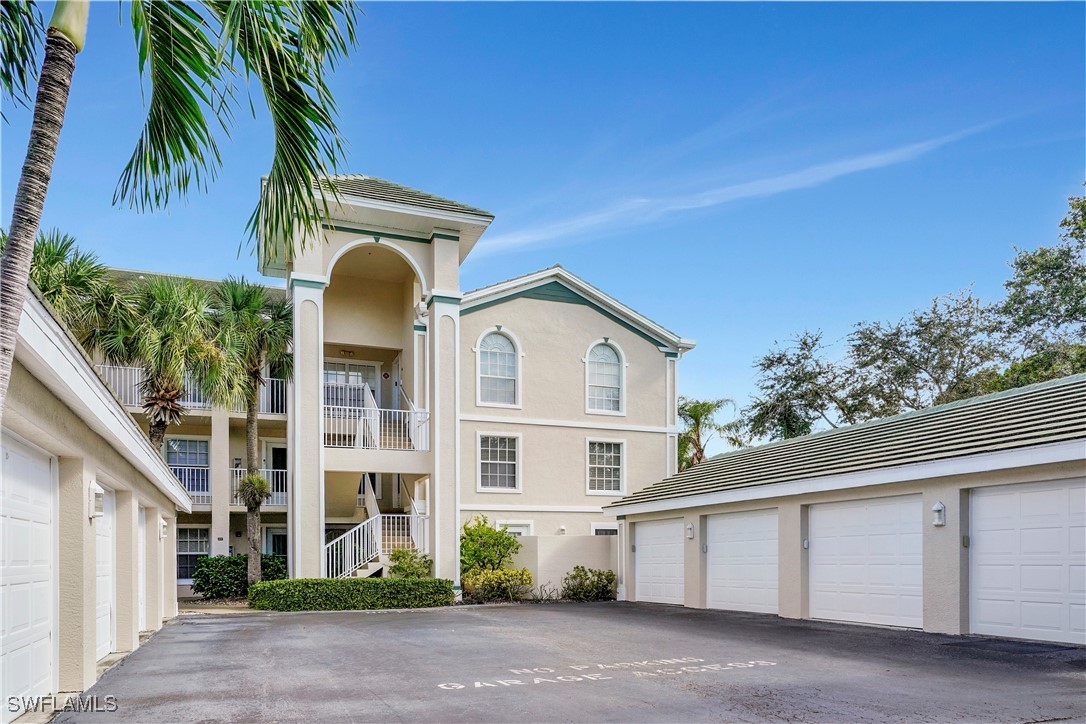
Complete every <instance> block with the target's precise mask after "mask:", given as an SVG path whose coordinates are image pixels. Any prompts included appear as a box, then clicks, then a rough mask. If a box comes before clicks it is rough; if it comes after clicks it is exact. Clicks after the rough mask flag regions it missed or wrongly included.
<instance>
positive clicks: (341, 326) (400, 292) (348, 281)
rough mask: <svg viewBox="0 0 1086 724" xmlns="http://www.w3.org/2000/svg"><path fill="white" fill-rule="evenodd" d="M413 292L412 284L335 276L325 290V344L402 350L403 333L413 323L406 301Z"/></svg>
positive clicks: (333, 275)
mask: <svg viewBox="0 0 1086 724" xmlns="http://www.w3.org/2000/svg"><path fill="white" fill-rule="evenodd" d="M413 290H414V284H413V282H410V281H409V282H387V281H380V280H377V279H358V278H354V277H348V276H340V275H338V274H334V273H333V274H332V283H331V284H330V285H329V286H328V288H327V289H325V290H324V339H325V342H326V343H327V344H348V345H361V346H366V347H385V348H389V349H401V348H402V347H403V344H404V333H405V331H406V329H408V328H410V326H411V324H412V321H413V320H414V316H413V315H409V314H408V313H407V309H408V306H409V305H408V303H407V300H410V299H411V297H412V294H413ZM413 305H414V303H413V302H411V304H410V306H413ZM347 361H353V360H347Z"/></svg>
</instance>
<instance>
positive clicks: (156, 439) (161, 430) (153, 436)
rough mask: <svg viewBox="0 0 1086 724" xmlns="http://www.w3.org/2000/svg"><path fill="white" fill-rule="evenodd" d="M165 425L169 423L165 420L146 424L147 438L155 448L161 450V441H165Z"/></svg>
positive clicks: (167, 425)
mask: <svg viewBox="0 0 1086 724" xmlns="http://www.w3.org/2000/svg"><path fill="white" fill-rule="evenodd" d="M167 427H169V424H168V423H165V422H152V423H151V424H150V425H148V426H147V438H148V439H149V440H150V441H151V447H153V448H154V449H155V450H162V443H164V442H165V441H166V428H167Z"/></svg>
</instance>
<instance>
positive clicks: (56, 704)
mask: <svg viewBox="0 0 1086 724" xmlns="http://www.w3.org/2000/svg"><path fill="white" fill-rule="evenodd" d="M117 709H118V707H117V697H115V696H113V695H112V694H107V695H106V696H9V697H8V699H7V710H8V711H9V712H10V713H12V714H25V713H27V712H31V711H34V712H42V713H46V714H53V713H58V712H66V711H70V712H78V713H87V712H105V713H107V714H112V713H113V712H115V711H117Z"/></svg>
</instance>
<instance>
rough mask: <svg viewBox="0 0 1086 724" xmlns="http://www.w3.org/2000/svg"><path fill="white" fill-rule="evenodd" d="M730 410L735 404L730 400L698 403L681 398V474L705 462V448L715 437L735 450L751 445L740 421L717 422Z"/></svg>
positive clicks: (679, 445)
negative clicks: (721, 414)
mask: <svg viewBox="0 0 1086 724" xmlns="http://www.w3.org/2000/svg"><path fill="white" fill-rule="evenodd" d="M728 407H732V408H734V407H735V402H733V401H732V400H729V399H727V398H719V399H715V400H695V399H693V398H690V397H679V419H680V420H681V421H682V423H683V429H682V430H681V431H680V432H679V440H678V443H679V444H678V448H679V450H678V452H679V471H680V472H682V471H683V470H686V469H687V468H692V467H694V466H695V465H698V464H700V463H701V462H703V461H704V460H705V458H706V452H705V449H706V447H707V446H708V445H709V442H710V441H711V440H712V439H713V437H714V436H716V435H719V436H720V437H721V439H722V440H724V442H726V443H727V444H729V445H731V446H732V447H746V446H747V445H749V444H750V442H749V440H747V438H746V437H745V435H744V431H743V426H742V421H741V420H733V421H730V422H719V421H718V420H717V419H716V418H717V415H719V414H720V412H721V411H722V410H724V409H726V408H728Z"/></svg>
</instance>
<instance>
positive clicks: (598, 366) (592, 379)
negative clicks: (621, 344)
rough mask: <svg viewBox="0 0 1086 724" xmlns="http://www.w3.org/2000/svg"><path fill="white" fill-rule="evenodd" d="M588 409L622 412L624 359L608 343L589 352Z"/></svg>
mask: <svg viewBox="0 0 1086 724" xmlns="http://www.w3.org/2000/svg"><path fill="white" fill-rule="evenodd" d="M588 409H589V410H597V411H600V412H622V359H621V358H620V357H619V354H618V352H617V351H616V350H615V348H614V347H612V346H611V345H609V344H606V343H601V344H597V345H596V346H595V347H593V348H592V349H591V350H590V351H589V352H588Z"/></svg>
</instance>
